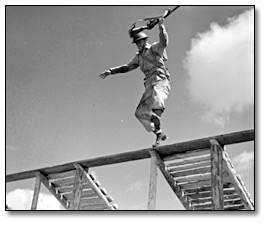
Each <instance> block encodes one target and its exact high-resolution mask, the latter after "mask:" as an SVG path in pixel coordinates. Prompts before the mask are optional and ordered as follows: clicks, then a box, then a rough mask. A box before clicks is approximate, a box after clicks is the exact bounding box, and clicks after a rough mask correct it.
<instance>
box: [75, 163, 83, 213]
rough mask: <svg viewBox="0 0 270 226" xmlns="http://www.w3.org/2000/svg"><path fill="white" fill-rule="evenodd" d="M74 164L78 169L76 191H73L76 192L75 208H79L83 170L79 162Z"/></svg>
mask: <svg viewBox="0 0 270 226" xmlns="http://www.w3.org/2000/svg"><path fill="white" fill-rule="evenodd" d="M74 166H75V168H77V170H76V175H75V182H74V191H73V193H74V199H73V210H79V208H80V201H81V195H82V187H83V171H82V170H81V169H80V168H79V167H78V166H77V164H74Z"/></svg>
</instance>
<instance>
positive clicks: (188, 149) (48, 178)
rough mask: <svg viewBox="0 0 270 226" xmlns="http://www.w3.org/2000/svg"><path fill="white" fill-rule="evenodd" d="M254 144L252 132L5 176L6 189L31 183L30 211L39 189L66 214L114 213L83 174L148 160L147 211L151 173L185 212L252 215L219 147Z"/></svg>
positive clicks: (152, 194) (152, 192) (152, 198)
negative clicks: (163, 182) (245, 212)
mask: <svg viewBox="0 0 270 226" xmlns="http://www.w3.org/2000/svg"><path fill="white" fill-rule="evenodd" d="M248 141H254V130H246V131H240V132H235V133H230V134H225V135H218V136H214V137H208V138H202V139H198V140H193V141H186V142H182V143H176V144H170V145H164V146H159V147H157V148H155V149H153V148H147V149H142V150H137V151H132V152H126V153H121V154H116V155H110V156H104V157H98V158H93V159H88V160H83V161H78V162H71V163H66V164H63V165H57V166H53V167H46V168H40V169H36V170H31V171H25V172H20V173H15V174H10V175H6V183H8V182H12V181H17V180H24V179H29V178H36V185H35V189H34V195H33V201H32V206H31V209H32V210H35V209H36V207H37V201H38V194H39V191H40V185H41V183H43V184H44V185H45V186H46V187H47V188H48V190H49V191H50V192H51V193H52V194H53V195H54V196H55V197H56V198H57V200H58V201H59V202H60V203H61V204H62V205H63V206H64V208H65V209H67V210H116V209H118V207H117V205H116V204H115V203H114V202H113V199H112V198H111V197H110V196H108V195H107V192H106V191H105V189H103V188H101V187H100V185H99V182H97V181H96V178H95V177H94V176H93V175H92V174H91V173H89V172H88V169H89V168H91V167H96V166H103V165H109V164H117V163H122V162H128V161H135V160H140V159H146V158H151V168H150V183H149V196H148V209H149V210H154V209H155V203H156V186H157V168H159V170H160V171H161V172H162V174H163V176H164V177H165V179H166V180H167V182H168V184H169V185H170V187H171V188H172V190H173V191H174V193H175V195H176V196H177V197H178V199H179V200H180V201H181V203H182V205H183V206H184V208H185V209H187V210H254V203H253V201H252V200H251V198H250V195H249V193H248V192H247V190H246V188H245V187H244V183H243V181H242V180H241V178H240V176H239V175H237V174H236V171H235V169H234V167H233V165H232V162H231V160H230V159H229V156H228V154H227V153H226V152H225V150H224V149H225V148H224V147H225V145H230V144H236V143H241V142H248Z"/></svg>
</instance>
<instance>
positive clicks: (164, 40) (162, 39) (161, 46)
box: [152, 24, 169, 58]
mask: <svg viewBox="0 0 270 226" xmlns="http://www.w3.org/2000/svg"><path fill="white" fill-rule="evenodd" d="M168 44H169V36H168V33H167V32H166V29H165V26H164V25H163V24H162V25H160V26H159V42H155V43H154V44H153V45H152V48H153V51H154V52H156V53H158V54H159V55H160V56H165V58H167V54H166V50H165V48H166V47H167V46H168Z"/></svg>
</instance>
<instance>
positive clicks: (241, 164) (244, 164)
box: [232, 151, 254, 174]
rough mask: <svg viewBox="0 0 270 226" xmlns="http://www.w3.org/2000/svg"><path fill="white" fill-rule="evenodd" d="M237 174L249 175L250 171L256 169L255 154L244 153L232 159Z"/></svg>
mask: <svg viewBox="0 0 270 226" xmlns="http://www.w3.org/2000/svg"><path fill="white" fill-rule="evenodd" d="M232 162H233V165H234V167H235V169H236V172H237V173H239V174H247V173H248V170H250V169H252V168H253V167H254V152H247V151H244V152H242V153H241V154H240V155H238V156H236V157H234V158H233V159H232Z"/></svg>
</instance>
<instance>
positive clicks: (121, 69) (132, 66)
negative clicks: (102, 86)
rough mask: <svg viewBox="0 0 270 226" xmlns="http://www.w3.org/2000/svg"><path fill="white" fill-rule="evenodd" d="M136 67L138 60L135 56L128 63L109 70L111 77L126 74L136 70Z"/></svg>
mask: <svg viewBox="0 0 270 226" xmlns="http://www.w3.org/2000/svg"><path fill="white" fill-rule="evenodd" d="M138 66H139V58H138V55H137V54H136V56H135V57H134V58H133V59H132V60H131V61H130V62H129V63H127V64H123V65H120V66H117V67H112V68H110V71H111V73H112V75H113V74H118V73H126V72H129V71H132V70H134V69H136V68H137V67H138Z"/></svg>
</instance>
